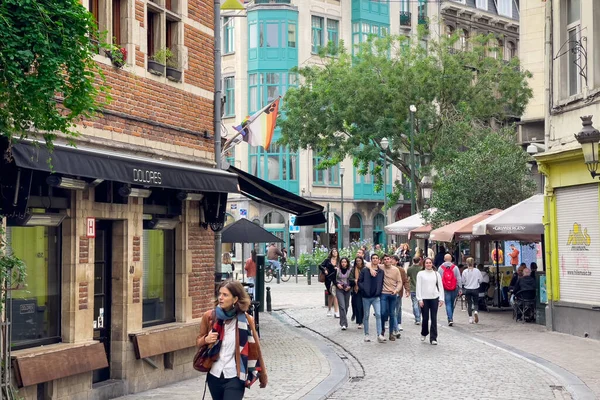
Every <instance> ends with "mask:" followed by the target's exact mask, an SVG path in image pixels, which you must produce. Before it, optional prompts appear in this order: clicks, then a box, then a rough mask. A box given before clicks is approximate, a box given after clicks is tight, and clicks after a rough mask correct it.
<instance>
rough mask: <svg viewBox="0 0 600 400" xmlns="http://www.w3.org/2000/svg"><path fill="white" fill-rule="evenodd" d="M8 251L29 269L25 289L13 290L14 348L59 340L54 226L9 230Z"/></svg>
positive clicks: (57, 244)
mask: <svg viewBox="0 0 600 400" xmlns="http://www.w3.org/2000/svg"><path fill="white" fill-rule="evenodd" d="M6 231H7V242H8V251H9V252H11V253H12V254H14V255H15V256H17V257H19V258H20V259H21V260H23V261H24V262H25V265H26V266H27V278H26V280H25V287H24V288H23V289H20V290H14V291H13V292H12V293H11V295H12V305H11V306H10V308H9V310H8V312H9V313H10V314H11V315H9V316H8V317H9V318H10V320H11V323H12V328H13V329H12V348H13V349H20V348H26V347H33V346H39V345H41V344H48V343H54V342H59V341H60V240H59V238H60V236H59V229H58V228H52V227H43V226H35V227H8V228H7V230H6Z"/></svg>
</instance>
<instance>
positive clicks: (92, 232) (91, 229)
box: [85, 217, 96, 239]
mask: <svg viewBox="0 0 600 400" xmlns="http://www.w3.org/2000/svg"><path fill="white" fill-rule="evenodd" d="M85 226H86V235H85V236H86V237H87V238H90V239H91V238H95V237H96V218H92V217H88V218H87V219H86V223H85Z"/></svg>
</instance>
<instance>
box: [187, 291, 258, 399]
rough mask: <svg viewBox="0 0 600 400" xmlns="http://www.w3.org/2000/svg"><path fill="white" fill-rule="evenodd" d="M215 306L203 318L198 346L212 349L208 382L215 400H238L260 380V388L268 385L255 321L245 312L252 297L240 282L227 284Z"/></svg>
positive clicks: (210, 350) (210, 351)
mask: <svg viewBox="0 0 600 400" xmlns="http://www.w3.org/2000/svg"><path fill="white" fill-rule="evenodd" d="M215 303H216V304H215V308H214V309H213V310H208V311H207V312H205V313H204V315H203V316H202V321H201V323H200V334H199V335H198V338H197V339H196V344H197V345H198V347H201V346H204V345H208V346H209V352H208V356H209V358H210V359H211V360H213V364H212V366H211V369H210V371H209V372H208V374H207V376H206V383H207V384H208V389H209V390H210V395H211V397H212V398H213V400H239V399H242V398H244V392H245V390H246V388H249V387H250V386H251V385H252V384H253V383H254V382H255V381H256V380H257V379H258V380H259V381H260V387H261V388H264V387H266V386H267V382H268V379H267V370H266V368H265V363H264V360H263V358H262V353H261V350H260V341H259V339H258V334H257V333H256V327H255V325H254V319H253V318H252V317H251V316H249V315H248V314H247V313H246V311H247V310H248V307H249V306H250V297H249V296H248V293H246V291H245V290H244V287H243V286H242V284H241V283H239V282H238V281H225V282H223V283H222V284H221V286H220V287H219V295H218V299H217V300H216V302H215Z"/></svg>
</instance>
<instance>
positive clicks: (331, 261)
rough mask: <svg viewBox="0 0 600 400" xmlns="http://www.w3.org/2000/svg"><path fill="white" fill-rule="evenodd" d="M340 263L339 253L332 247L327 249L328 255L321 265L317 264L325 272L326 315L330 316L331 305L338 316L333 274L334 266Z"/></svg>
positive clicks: (334, 271)
mask: <svg viewBox="0 0 600 400" xmlns="http://www.w3.org/2000/svg"><path fill="white" fill-rule="evenodd" d="M339 263H340V253H339V252H338V249H336V248H333V249H331V250H330V251H329V255H328V256H327V258H326V259H325V260H323V262H322V263H321V265H319V269H320V270H321V272H322V273H324V274H325V290H326V292H327V316H328V317H331V307H333V310H334V314H333V315H334V316H335V318H339V317H340V314H339V312H338V311H339V310H338V302H337V299H336V297H335V288H336V286H335V274H336V268H337V267H338V265H339Z"/></svg>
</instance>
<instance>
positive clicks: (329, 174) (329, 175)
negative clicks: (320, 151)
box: [312, 154, 340, 187]
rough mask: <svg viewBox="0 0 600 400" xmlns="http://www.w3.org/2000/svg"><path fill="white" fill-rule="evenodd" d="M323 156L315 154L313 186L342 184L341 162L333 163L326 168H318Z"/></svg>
mask: <svg viewBox="0 0 600 400" xmlns="http://www.w3.org/2000/svg"><path fill="white" fill-rule="evenodd" d="M322 159H323V157H319V156H318V155H315V154H313V156H312V169H313V186H327V187H332V186H333V187H339V186H340V164H336V165H333V166H331V167H328V168H325V169H318V168H317V165H319V163H320V162H321V160H322Z"/></svg>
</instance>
